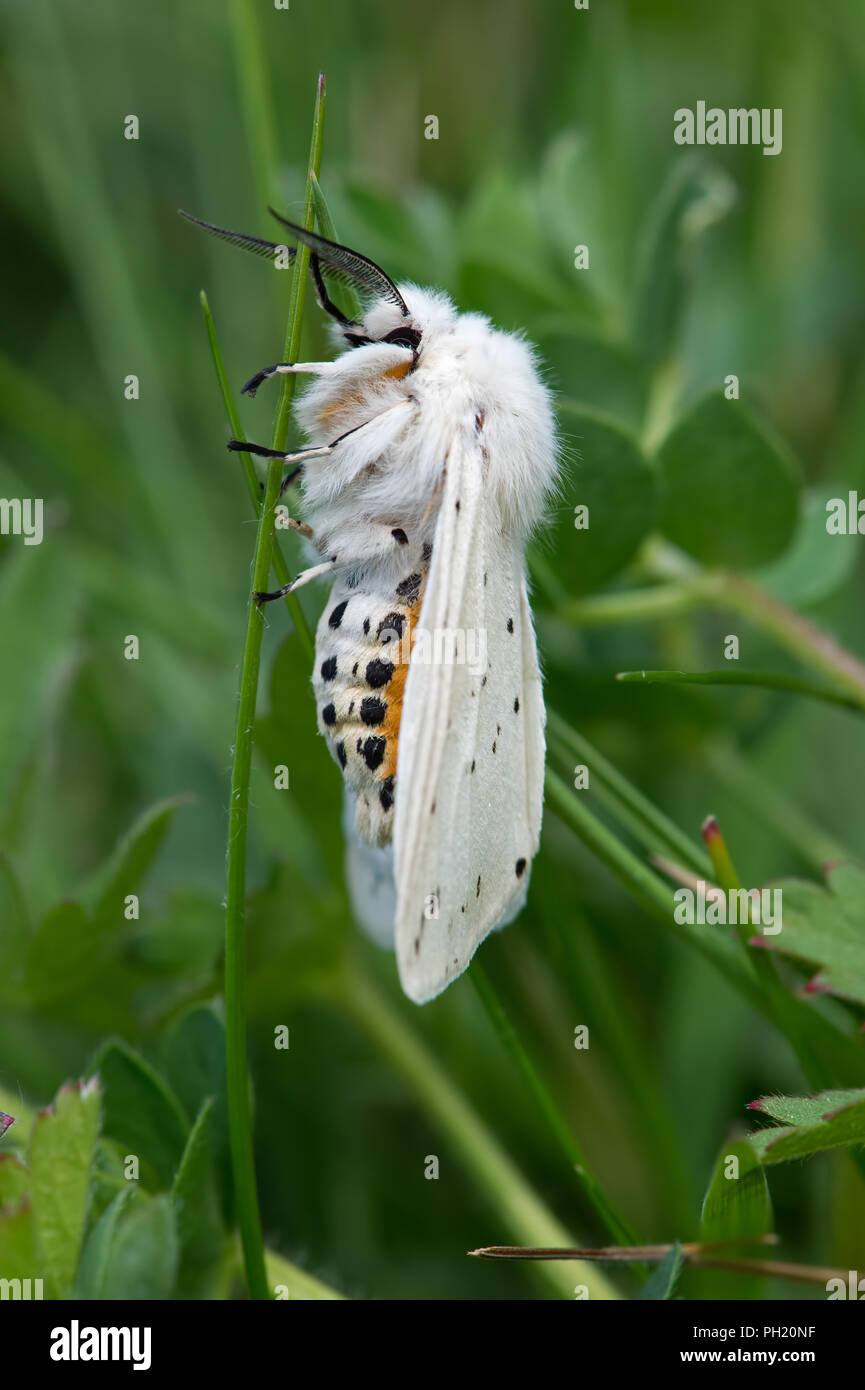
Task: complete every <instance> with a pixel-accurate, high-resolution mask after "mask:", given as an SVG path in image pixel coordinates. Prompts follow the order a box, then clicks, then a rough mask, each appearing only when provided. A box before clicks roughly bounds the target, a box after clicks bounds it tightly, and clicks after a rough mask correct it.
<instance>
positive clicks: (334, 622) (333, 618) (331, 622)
mask: <svg viewBox="0 0 865 1390" xmlns="http://www.w3.org/2000/svg"><path fill="white" fill-rule="evenodd" d="M346 608H348V599H347V598H346V599H343V601H342V603H338V604H337V605H336V607H335V608H334V610H333V612H332V613H331V615H330V617H329V618H328V620H327V625H328V627H333V628H337V627H339V625H340V623H341V622H342V615H343V613H344V612H345V610H346Z"/></svg>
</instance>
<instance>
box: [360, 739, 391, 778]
mask: <svg viewBox="0 0 865 1390" xmlns="http://www.w3.org/2000/svg"><path fill="white" fill-rule="evenodd" d="M386 748H387V739H384V738H381V737H380V736H379V735H377V734H376V735H375V736H374V737H372V738H368V739H367V740H366V742H365V743H364V745H363V748H362V749H361V753H362V756H363V760H364V762H365V763H366V765H367V767H368V768H369V770H370V772H375V770H376V768H377V767H380V766H381V763H382V760H383V758H384V754H385V749H386Z"/></svg>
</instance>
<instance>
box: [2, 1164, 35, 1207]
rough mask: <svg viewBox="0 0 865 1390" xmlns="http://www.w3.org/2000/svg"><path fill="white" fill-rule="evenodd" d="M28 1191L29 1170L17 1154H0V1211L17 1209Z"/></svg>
mask: <svg viewBox="0 0 865 1390" xmlns="http://www.w3.org/2000/svg"><path fill="white" fill-rule="evenodd" d="M29 1191H30V1169H29V1168H28V1167H27V1164H26V1163H25V1162H24V1160H23V1159H22V1158H19V1156H18V1154H0V1210H2V1209H3V1208H4V1207H17V1206H18V1203H19V1202H20V1201H21V1199H22V1197H26V1196H27V1194H28V1192H29Z"/></svg>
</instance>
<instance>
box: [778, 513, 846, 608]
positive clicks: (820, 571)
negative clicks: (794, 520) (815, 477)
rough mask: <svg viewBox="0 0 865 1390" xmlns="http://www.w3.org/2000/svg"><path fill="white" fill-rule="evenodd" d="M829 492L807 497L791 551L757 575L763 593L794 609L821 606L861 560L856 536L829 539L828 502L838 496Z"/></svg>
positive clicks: (842, 584) (844, 581)
mask: <svg viewBox="0 0 865 1390" xmlns="http://www.w3.org/2000/svg"><path fill="white" fill-rule="evenodd" d="M838 491H841V489H837V490H836V493H833V492H831V491H829V490H828V489H821V490H820V491H819V492H808V493H806V495H805V497H804V499H803V502H802V511H801V514H800V516H799V524H798V526H797V527H796V532H795V535H794V536H793V540H792V544H791V545H790V547H789V549H788V550H787V551H786V552H785V553H784V554H783V555H781V556H779V558H778V559H777V560H775V561H773V563H772V564H771V565H767V566H765V568H763V569H760V570H758V571H757V572H756V574H755V575H754V578H755V579H756V580H757V582H758V584H759V585H760V586H761V588H763V589H768V590H769V592H770V593H772V594H774V595H775V597H776V598H779V599H781V600H782V601H783V602H784V603H789V604H792V605H793V606H794V607H800V608H805V607H808V606H809V605H812V604H816V603H820V602H821V601H822V600H823V599H826V598H829V596H830V595H831V594H834V593H837V591H838V590H839V589H841V588H843V587H844V585H845V584H846V583H847V581H848V580H849V579H850V578H851V577H852V575H853V572H854V570H855V568H856V562H857V559H858V557H859V544H858V537H857V536H830V534H829V532H828V531H827V530H826V502H827V500H828V499H829V498H830V497H832V496H835V495H837V492H838Z"/></svg>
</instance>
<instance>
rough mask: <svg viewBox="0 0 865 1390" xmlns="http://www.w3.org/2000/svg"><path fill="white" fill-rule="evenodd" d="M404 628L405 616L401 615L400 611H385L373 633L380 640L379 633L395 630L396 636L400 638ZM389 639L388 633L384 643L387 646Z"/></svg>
mask: <svg viewBox="0 0 865 1390" xmlns="http://www.w3.org/2000/svg"><path fill="white" fill-rule="evenodd" d="M404 628H405V618H404V617H403V615H402V613H396V612H394V613H386V614H385V616H384V617H383V618H382V620H381V622H380V623H379V625H378V627H377V628H376V630H375V635H376V637H377V638H378V639H379V641H381V635H382V633H383V632H386V633H388V634H390V633H392V632H395V633H396V635H397V637H398V638H401V637H402V634H403V630H404ZM390 640H391V638H390V635H388V636H387V637H385V639H384V645H385V646H387V644H388V642H390Z"/></svg>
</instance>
